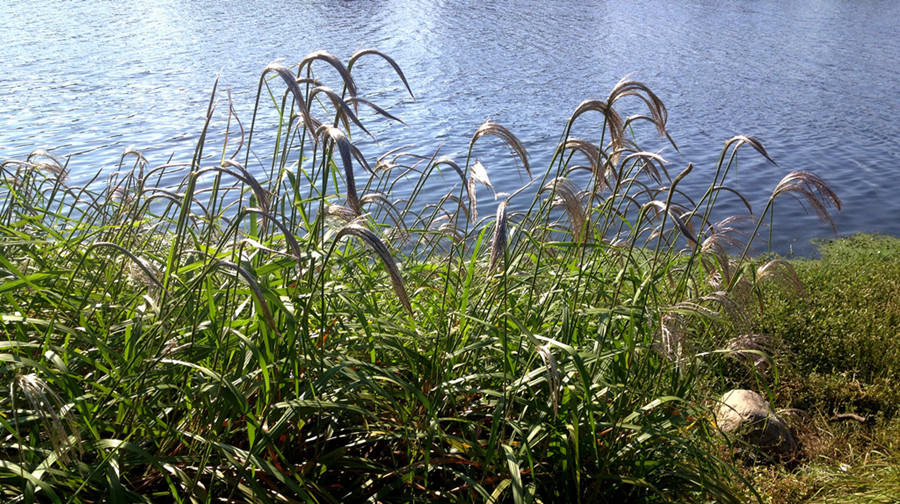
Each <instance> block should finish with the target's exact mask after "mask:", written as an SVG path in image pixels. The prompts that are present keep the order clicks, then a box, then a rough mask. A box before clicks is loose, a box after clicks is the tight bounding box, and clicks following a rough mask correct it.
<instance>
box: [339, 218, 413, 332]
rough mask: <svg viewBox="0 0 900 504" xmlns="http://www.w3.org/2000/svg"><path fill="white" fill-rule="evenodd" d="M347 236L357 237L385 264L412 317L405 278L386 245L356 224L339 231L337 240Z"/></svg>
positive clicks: (400, 297)
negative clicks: (404, 282)
mask: <svg viewBox="0 0 900 504" xmlns="http://www.w3.org/2000/svg"><path fill="white" fill-rule="evenodd" d="M346 235H351V236H355V237H357V238H359V239H361V240H362V241H363V243H365V244H366V245H368V246H369V248H371V249H372V250H373V251H374V252H375V254H376V255H377V256H378V257H379V258H380V259H381V262H382V263H384V266H385V268H386V269H387V271H388V275H389V276H390V277H391V285H392V286H393V288H394V292H395V293H396V294H397V297H398V298H399V299H400V303H401V304H402V305H403V307H404V308H406V311H408V312H409V314H410V316H413V315H414V313H413V309H412V304H411V303H410V302H409V296H408V295H407V294H406V287H405V286H404V285H403V277H402V276H400V268H398V267H397V263H396V262H395V261H394V257H393V256H391V253H390V251H389V250H388V248H387V247H386V246H385V245H384V243H383V242H382V241H381V240H380V239H379V238H378V237H377V236H376V235H375V233H373V232H372V231H370V230H368V229H366V228H364V227H362V226H360V225H359V224H355V223H350V224H347V225H346V226H344V228H343V229H341V230H340V231H338V233H337V236H336V239H340V238H342V237H343V236H346Z"/></svg>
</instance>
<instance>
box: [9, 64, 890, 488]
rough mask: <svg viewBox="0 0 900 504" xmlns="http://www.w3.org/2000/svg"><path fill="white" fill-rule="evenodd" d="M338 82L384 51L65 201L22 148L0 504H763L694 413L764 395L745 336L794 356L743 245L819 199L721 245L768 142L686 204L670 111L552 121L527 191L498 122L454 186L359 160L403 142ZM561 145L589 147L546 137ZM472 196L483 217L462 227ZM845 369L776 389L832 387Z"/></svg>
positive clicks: (270, 91)
mask: <svg viewBox="0 0 900 504" xmlns="http://www.w3.org/2000/svg"><path fill="white" fill-rule="evenodd" d="M360 61H365V62H366V64H385V65H386V68H387V69H388V71H393V72H396V74H397V76H398V78H399V79H400V80H402V81H403V83H404V84H405V85H406V86H407V88H409V86H408V85H407V84H406V80H405V78H404V77H403V74H402V72H401V71H400V69H399V67H398V66H397V65H396V64H395V63H394V62H393V60H391V59H390V58H389V57H387V56H386V55H384V54H381V53H379V52H377V51H371V50H368V51H361V52H359V53H357V54H355V55H353V56H352V57H351V58H350V59H349V60H348V63H347V65H346V66H345V65H344V64H343V63H342V62H341V61H340V60H339V59H338V58H336V57H334V56H332V55H330V54H327V53H322V52H319V53H313V54H311V55H309V56H307V57H306V58H304V59H303V60H302V61H301V62H300V63H299V64H298V65H297V66H296V67H294V68H291V69H288V68H286V67H283V66H280V65H276V64H272V65H269V66H268V67H267V68H266V70H265V72H264V73H263V74H262V77H261V79H260V86H259V90H258V99H257V108H256V110H255V111H254V116H253V118H252V120H251V122H250V124H249V126H248V127H247V128H246V129H245V127H244V125H243V124H242V123H241V122H240V121H239V120H238V118H237V117H236V116H234V114H233V113H232V112H231V111H230V110H229V111H226V112H225V113H221V114H220V113H219V112H218V111H217V109H216V107H215V106H214V105H215V103H216V100H215V98H216V97H215V94H214V96H213V98H212V99H211V101H210V108H209V111H208V114H207V118H208V119H207V123H206V124H205V125H204V128H203V130H202V131H203V133H202V136H201V138H200V140H199V142H198V145H197V149H196V152H195V154H194V156H193V158H192V159H191V160H190V161H188V162H185V163H183V164H177V163H168V164H165V165H160V166H152V165H150V163H149V162H148V161H147V160H146V159H144V157H143V156H141V155H140V154H139V153H137V152H134V151H128V152H126V153H124V154H123V156H122V159H121V161H120V166H119V170H118V171H116V172H114V173H111V174H107V173H102V174H101V173H99V172H98V174H97V176H96V177H94V179H93V180H92V181H91V182H90V183H88V184H85V185H82V186H79V187H76V186H73V185H70V184H69V182H68V179H67V177H66V174H67V172H68V170H69V167H68V166H67V163H66V162H64V161H61V160H59V159H57V158H55V157H53V156H52V155H50V154H48V153H46V152H35V153H33V154H32V155H31V156H29V157H28V158H27V159H25V160H21V161H6V162H4V163H3V164H2V165H0V166H2V180H0V280H2V284H0V315H2V321H3V325H2V327H3V331H4V338H3V340H2V341H0V363H2V364H0V373H2V377H3V380H4V382H5V383H8V384H9V394H7V395H5V396H3V397H0V453H2V458H0V493H2V498H3V500H8V501H11V502H20V501H21V502H37V501H40V502H98V501H105V500H109V501H115V502H160V501H172V502H187V501H190V502H347V501H369V502H409V501H431V500H440V501H449V502H473V501H486V502H515V503H517V504H518V503H522V502H623V501H633V502H708V501H716V502H743V501H745V500H746V499H747V498H748V496H749V498H755V497H759V496H758V495H756V494H755V492H754V491H753V490H752V489H749V487H748V486H747V485H746V483H747V482H748V480H747V479H745V478H744V475H745V474H747V472H746V471H745V470H743V469H742V468H741V467H740V466H738V465H735V464H734V463H733V462H732V461H731V460H730V459H729V458H728V457H727V456H724V455H727V453H725V452H726V451H727V450H726V449H725V447H724V445H723V442H722V440H721V438H720V437H719V436H718V432H717V430H716V429H715V427H714V425H713V423H712V421H711V420H712V414H711V412H710V406H711V404H712V401H711V398H713V397H716V395H717V394H719V393H721V392H722V391H724V388H723V387H724V386H725V385H727V384H728V383H729V381H728V380H731V381H732V382H735V383H736V382H740V381H741V380H754V383H760V382H761V381H762V382H765V383H769V381H767V380H772V374H762V373H760V372H758V371H757V367H758V366H757V363H759V362H760V361H758V360H757V359H756V357H758V356H760V355H761V353H760V352H759V351H758V350H757V348H758V343H759V341H760V340H759V338H756V337H753V336H752V334H751V333H750V332H749V329H750V328H751V327H753V324H760V326H762V327H771V328H772V330H773V332H774V333H775V334H777V342H778V348H779V349H784V351H785V352H788V351H792V350H790V348H789V347H790V345H794V344H795V343H794V340H793V339H791V338H790V337H789V336H788V331H789V330H790V326H789V324H790V323H792V322H791V320H792V319H791V317H797V316H802V315H794V314H792V313H784V314H781V315H777V316H776V315H772V316H771V317H770V314H773V313H776V312H775V311H776V310H778V309H781V308H783V309H784V310H788V311H790V306H789V303H791V301H789V300H788V299H790V298H785V300H784V301H781V302H778V301H775V302H770V301H768V297H769V295H768V291H767V290H766V289H768V288H769V287H767V285H768V283H769V282H770V281H771V280H772V279H775V280H778V281H777V282H775V284H778V285H781V286H782V287H781V288H795V287H796V286H797V284H798V283H797V281H796V275H795V274H794V273H793V269H792V268H791V265H790V264H789V263H787V262H785V261H780V260H775V261H771V262H769V263H766V264H751V263H750V262H749V260H748V258H747V257H746V252H747V250H749V247H750V241H751V239H750V238H751V237H753V236H756V231H753V232H752V233H743V234H742V233H741V228H740V226H739V224H740V223H747V224H749V225H750V226H753V225H754V224H755V225H756V230H758V229H759V226H758V222H761V221H763V220H764V219H765V217H766V216H767V214H766V212H768V211H769V209H770V208H771V204H772V202H773V201H774V200H775V199H776V198H782V197H783V196H784V195H789V196H794V197H795V198H797V199H801V200H802V201H805V202H806V203H808V204H809V205H811V207H812V208H813V209H815V210H816V211H817V213H819V216H820V217H822V218H824V219H825V220H830V215H829V213H828V210H829V208H830V207H832V206H834V207H837V208H838V209H839V208H840V200H838V198H837V196H836V195H835V194H834V193H833V192H832V191H831V190H830V189H829V188H828V186H826V185H825V184H824V182H823V181H822V180H821V179H820V178H818V177H817V176H816V175H814V174H812V173H808V172H792V173H789V174H787V175H786V176H785V178H784V179H783V180H782V181H781V182H780V183H778V184H777V185H774V190H773V193H772V198H771V199H770V200H769V202H768V205H767V206H766V210H765V211H764V212H763V214H762V215H760V216H758V217H759V220H758V221H757V220H756V219H755V218H752V217H747V218H741V217H737V216H735V217H728V218H726V219H724V220H715V221H714V220H713V219H714V216H716V215H717V214H716V212H715V211H714V208H715V205H716V201H717V199H718V198H719V196H723V197H732V196H733V195H736V193H735V192H734V191H732V190H731V189H729V188H728V187H727V185H726V182H727V177H728V173H729V171H730V170H731V169H732V168H733V167H734V165H735V164H736V163H737V159H738V151H739V150H740V151H741V153H742V154H741V156H744V154H743V152H744V151H748V150H750V151H751V152H747V155H755V156H762V157H764V158H766V159H768V154H767V153H766V151H765V149H764V148H763V146H762V144H761V143H760V142H759V141H758V140H756V139H754V138H752V137H744V136H739V137H735V138H733V139H730V140H728V141H727V142H726V143H725V146H724V148H723V150H722V154H721V156H720V158H719V160H718V162H717V163H716V165H715V166H714V167H713V168H714V176H713V179H712V180H710V181H709V186H708V190H707V191H706V192H705V193H704V194H703V195H701V196H699V197H691V196H689V195H687V194H684V193H683V192H682V191H680V190H679V189H678V185H679V183H680V182H681V181H682V180H683V179H684V178H685V177H687V176H691V174H692V169H693V167H692V166H691V165H688V166H687V167H684V168H683V169H682V170H681V171H680V172H679V173H678V174H676V175H675V176H674V177H671V176H670V175H669V173H668V171H667V163H666V162H665V160H664V159H663V158H662V156H661V155H660V154H657V153H655V151H657V150H658V149H660V148H662V147H664V146H666V145H668V144H669V143H670V139H669V137H668V133H667V132H666V129H665V125H666V117H667V111H666V108H665V106H664V105H663V103H662V101H661V100H660V99H659V98H658V97H657V96H656V95H655V94H653V92H652V91H650V90H649V89H648V88H647V87H646V86H645V85H643V84H641V83H639V82H634V81H627V80H626V81H622V82H620V83H619V84H618V85H616V86H615V88H614V89H613V90H612V91H611V92H610V94H609V95H608V96H607V97H606V98H605V99H602V100H600V99H592V100H586V101H584V102H583V103H582V104H581V105H579V106H578V107H577V108H576V110H575V111H574V112H573V114H572V116H571V118H570V120H569V122H568V123H567V124H566V125H564V132H563V135H562V137H561V139H560V142H559V144H558V146H557V148H556V150H555V152H554V153H553V160H552V162H551V163H550V166H548V167H546V170H545V171H544V172H540V171H538V170H534V169H533V168H534V167H532V166H531V165H530V163H529V157H528V153H527V151H526V149H525V147H524V146H523V144H522V143H521V142H520V141H519V140H518V139H517V138H516V137H515V135H513V133H512V132H510V131H508V130H507V129H506V128H504V127H503V126H501V125H499V124H496V123H491V122H488V123H485V124H484V125H483V126H481V127H480V128H479V129H478V130H477V131H476V132H475V134H474V135H473V138H472V141H471V143H470V149H469V154H468V156H467V157H466V159H465V160H454V159H450V158H447V157H442V156H440V155H438V153H435V154H434V155H421V154H416V153H412V152H406V151H403V150H397V151H392V152H389V153H386V154H384V155H383V156H381V157H380V158H378V159H377V160H367V159H366V158H365V157H364V156H363V155H362V154H361V152H360V151H359V150H358V149H357V148H356V146H355V145H354V143H353V141H352V140H351V139H352V138H353V137H355V136H359V135H365V134H367V133H368V130H367V129H366V128H365V126H364V125H363V122H362V119H363V118H366V119H367V120H368V119H372V120H375V119H379V118H378V117H377V116H380V119H379V120H386V121H394V120H396V119H395V118H393V116H391V115H390V114H388V113H387V112H385V111H383V110H382V109H380V108H378V107H377V106H375V105H373V104H371V103H369V102H368V101H366V100H365V99H363V98H362V97H361V96H360V95H359V93H358V87H357V85H356V82H355V81H354V79H353V74H352V69H353V67H354V65H355V64H357V63H358V62H360ZM314 67H315V68H316V69H319V68H322V69H324V70H326V71H325V72H324V74H326V75H328V74H329V72H330V73H333V72H332V70H334V69H336V70H337V75H338V77H339V81H338V82H337V83H331V84H332V85H333V88H329V87H326V86H325V85H324V84H323V83H321V82H319V81H318V80H317V79H316V73H315V71H314ZM334 84H337V85H334ZM333 89H340V90H341V91H340V92H337V91H334V90H333ZM271 111H274V116H273V115H272V114H269V113H267V112H271ZM626 111H628V113H630V114H631V115H627V114H626ZM216 120H218V121H220V122H219V123H215V121H216ZM269 122H271V124H269ZM583 122H586V123H589V124H592V125H594V126H595V129H596V131H597V132H598V138H594V139H591V140H586V139H577V138H574V137H572V136H571V135H570V133H571V131H572V127H573V125H574V124H576V123H579V124H580V123H583ZM222 123H224V125H225V126H224V128H216V127H212V126H215V125H216V124H219V125H221V124H222ZM211 125H212V126H211ZM221 130H224V133H223V134H222V137H220V138H212V137H211V136H210V135H211V133H210V132H211V131H221ZM261 132H266V134H271V136H272V137H273V138H274V139H275V140H274V142H272V144H273V145H274V149H273V150H272V152H270V153H268V154H266V155H261V154H258V153H255V152H254V151H252V150H251V149H252V148H253V147H254V146H255V145H256V144H259V143H260V142H259V141H255V139H256V138H258V137H259V136H261V135H263V133H261ZM272 132H274V133H272ZM265 145H269V144H265ZM639 145H640V146H639ZM646 145H650V146H652V149H653V151H652V152H651V151H650V150H649V149H650V147H645V146H646ZM497 146H501V148H500V149H497ZM747 146H749V147H750V148H751V149H746V148H742V147H747ZM754 151H755V152H754ZM210 152H214V154H210ZM475 154H478V158H476V156H475ZM509 156H512V158H513V159H514V160H515V162H516V163H518V165H519V167H520V168H521V171H522V177H523V179H524V180H526V184H525V186H523V187H519V188H516V187H512V188H506V187H504V188H494V187H493V184H492V182H491V181H490V174H489V171H488V170H487V168H485V165H484V164H482V162H481V160H482V159H483V160H485V161H484V162H485V163H488V165H489V164H490V162H489V161H488V160H489V159H492V158H495V157H496V158H503V159H508V158H509ZM261 159H262V161H261ZM372 161H374V162H372ZM263 163H265V165H263ZM533 175H537V178H535V177H533ZM101 177H105V180H103V179H102V178H101ZM173 181H174V182H173ZM426 187H427V188H428V189H429V191H424V189H425V188H426ZM435 187H437V188H444V189H443V191H442V192H441V193H442V194H443V197H441V198H439V199H437V200H435V201H429V200H426V199H425V198H424V197H420V196H419V195H420V194H423V193H435V192H438V191H437V190H434V189H433V188H435ZM446 188H449V191H448V190H447V189H446ZM479 189H480V190H481V192H482V195H483V193H484V192H485V190H487V189H490V190H496V191H497V192H496V193H494V194H495V195H496V196H497V197H499V198H500V201H499V204H497V205H496V208H493V206H492V207H491V211H489V212H487V213H488V215H487V216H484V215H479ZM444 191H445V192H444ZM737 196H739V195H737ZM481 205H482V207H484V199H482V201H481ZM748 206H749V205H748ZM823 282H824V280H823ZM813 283H815V282H813ZM785 286H787V287H785ZM791 286H793V287H791ZM776 295H777V292H776ZM810 299H813V298H812V297H811V298H810ZM761 303H762V304H761ZM779 303H781V304H779ZM760 306H765V307H766V308H765V309H766V310H767V311H765V312H764V313H763V314H762V315H761V316H757V314H758V313H759V310H760ZM780 307H781V308H780ZM892 320H896V319H892ZM771 321H776V322H771ZM885 323H887V322H886V321H885ZM767 324H768V325H767ZM778 324H783V325H779V328H780V329H779V328H775V327H774V325H778ZM779 331H781V332H779ZM863 339H865V338H864V336H860V341H862V340H863ZM839 344H842V343H840V342H839V341H837V340H835V343H834V345H835V349H834V350H833V352H834V356H833V357H828V358H827V359H826V358H825V357H823V358H822V359H820V360H819V361H815V360H814V359H813V358H812V357H811V356H810V357H809V358H807V359H806V360H800V361H798V366H800V365H801V364H802V365H804V366H806V365H808V366H811V367H810V368H799V367H798V368H797V371H796V372H798V373H800V372H806V370H807V369H812V366H814V365H815V366H816V367H815V369H817V370H819V371H820V372H821V371H822V370H827V371H825V372H827V373H832V375H833V371H834V369H836V368H835V367H834V365H833V364H828V363H831V362H834V363H836V362H837V360H836V359H837V357H838V356H839V354H840V352H839V350H838V348H837V345H839ZM755 345H756V346H755ZM884 348H886V347H884ZM879 351H883V350H878V349H877V348H872V349H871V352H872V354H873V355H874V353H877V352H879ZM829 359H830V360H829ZM763 360H765V359H763ZM857 362H858V364H857V365H858V366H860V369H862V367H864V364H865V363H864V362H863V361H862V358H860V359H858V360H857ZM748 364H749V365H748ZM829 365H831V366H832V367H831V368H828V367H827V366H829ZM748 369H749V370H752V371H748ZM872 372H875V370H874V368H873V369H872ZM832 375H829V376H832ZM878 376H879V377H880V378H886V377H887V376H888V375H887V374H882V375H878ZM873 377H874V375H873ZM771 383H772V384H774V385H776V389H777V390H779V391H780V390H787V389H786V388H779V387H783V386H782V385H780V384H779V382H777V381H774V380H772V381H771ZM788 383H794V384H795V383H797V382H794V381H789V382H788ZM723 454H724V455H723ZM750 476H751V477H752V475H750Z"/></svg>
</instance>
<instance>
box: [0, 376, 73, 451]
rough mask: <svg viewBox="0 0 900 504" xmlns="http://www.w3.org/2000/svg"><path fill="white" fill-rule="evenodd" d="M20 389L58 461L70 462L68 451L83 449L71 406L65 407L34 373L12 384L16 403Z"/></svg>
mask: <svg viewBox="0 0 900 504" xmlns="http://www.w3.org/2000/svg"><path fill="white" fill-rule="evenodd" d="M17 389H18V390H19V391H21V392H22V395H24V396H25V399H26V400H27V401H28V404H29V405H30V406H31V411H32V413H33V414H34V415H35V416H36V417H37V418H39V419H40V422H41V425H42V426H43V428H44V431H45V432H46V434H47V437H48V439H49V440H50V444H51V445H52V446H53V452H54V453H55V454H56V456H57V458H58V459H59V460H60V461H61V462H63V463H68V462H69V452H70V451H71V450H72V449H73V448H74V449H76V450H79V451H80V447H81V440H80V437H79V435H78V429H77V428H75V424H74V421H73V420H72V418H71V411H72V408H71V405H66V404H64V403H63V401H62V399H61V398H60V397H59V395H57V394H56V392H54V391H53V390H52V389H51V388H50V386H49V385H48V384H47V382H45V381H44V380H42V379H41V378H39V377H38V376H37V375H36V374H34V373H30V374H25V375H18V376H16V378H15V380H13V381H12V383H10V397H12V398H13V401H15V397H16V396H17V394H16V390H17ZM67 429H68V432H67ZM73 439H74V442H73V441H72V440H73Z"/></svg>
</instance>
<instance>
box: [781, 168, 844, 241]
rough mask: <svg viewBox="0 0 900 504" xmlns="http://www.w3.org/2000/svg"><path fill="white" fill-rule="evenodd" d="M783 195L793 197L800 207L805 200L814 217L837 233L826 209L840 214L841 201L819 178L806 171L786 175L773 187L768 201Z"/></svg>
mask: <svg viewBox="0 0 900 504" xmlns="http://www.w3.org/2000/svg"><path fill="white" fill-rule="evenodd" d="M783 194H786V195H789V196H791V197H793V198H794V199H796V200H797V201H799V202H800V204H801V205H802V204H803V200H806V202H807V203H808V204H809V206H810V207H812V209H813V211H814V212H815V213H816V215H818V216H819V218H820V219H822V220H823V221H824V222H827V223H828V224H830V225H831V228H832V229H833V230H834V232H835V233H837V225H836V224H835V222H834V219H833V218H832V217H831V214H830V213H829V212H828V207H830V206H832V205H833V206H834V207H835V208H837V211H838V212H840V211H841V206H842V205H841V200H840V198H838V196H837V194H835V192H834V191H833V190H832V189H831V187H829V186H828V184H826V183H825V181H824V180H822V178H821V177H819V176H818V175H816V174H815V173H812V172H808V171H793V172H791V173H788V174H787V175H786V176H785V177H784V178H783V179H781V182H779V183H778V185H777V186H776V187H775V190H774V191H773V192H772V196H771V198H770V201H772V200H774V199H775V198H777V197H778V196H781V195H783ZM801 198H803V199H801ZM804 208H805V206H804Z"/></svg>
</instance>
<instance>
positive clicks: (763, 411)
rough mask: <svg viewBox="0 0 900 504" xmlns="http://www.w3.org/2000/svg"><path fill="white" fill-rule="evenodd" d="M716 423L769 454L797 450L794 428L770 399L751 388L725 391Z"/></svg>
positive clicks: (789, 452) (723, 429) (784, 453)
mask: <svg viewBox="0 0 900 504" xmlns="http://www.w3.org/2000/svg"><path fill="white" fill-rule="evenodd" d="M716 425H718V427H719V429H720V430H721V431H722V432H725V433H731V434H734V435H736V436H738V437H739V438H741V439H742V440H744V441H745V442H747V443H748V444H750V445H752V446H755V447H757V448H759V449H761V450H763V451H764V452H766V453H768V454H770V455H779V456H789V455H792V454H794V453H796V451H797V442H796V441H795V440H794V436H793V435H792V434H791V430H790V429H789V428H788V426H787V425H786V424H785V423H784V421H783V420H781V418H779V417H778V415H776V414H775V412H774V411H772V408H771V407H770V406H769V403H768V401H766V400H765V398H763V396H761V395H759V394H757V393H756V392H754V391H752V390H741V389H736V390H729V391H728V392H726V393H725V395H723V396H722V399H721V400H720V404H719V407H718V409H717V410H716Z"/></svg>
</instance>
